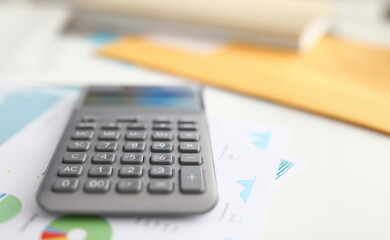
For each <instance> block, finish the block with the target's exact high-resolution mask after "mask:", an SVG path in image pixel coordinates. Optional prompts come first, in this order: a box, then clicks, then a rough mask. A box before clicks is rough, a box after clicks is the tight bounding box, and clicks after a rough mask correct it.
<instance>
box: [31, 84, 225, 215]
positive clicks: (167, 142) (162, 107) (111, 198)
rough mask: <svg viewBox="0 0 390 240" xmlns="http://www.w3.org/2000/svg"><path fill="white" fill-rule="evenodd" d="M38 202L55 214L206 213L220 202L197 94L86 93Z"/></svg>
mask: <svg viewBox="0 0 390 240" xmlns="http://www.w3.org/2000/svg"><path fill="white" fill-rule="evenodd" d="M37 197H38V202H39V204H40V205H41V206H42V208H44V209H45V210H47V211H50V212H55V213H70V214H130V215H181V214H198V213H204V212H207V211H209V210H211V209H212V208H213V207H214V206H215V204H216V202H217V198H218V197H217V186H216V177H215V170H214V163H213V157H212V152H211V146H210V138H209V132H208V127H207V120H206V117H205V113H204V108H203V102H202V95H201V89H200V88H197V87H126V86H121V87H119V86H92V87H89V88H87V89H86V90H85V91H84V93H83V94H82V96H81V98H80V101H79V102H78V103H77V105H76V107H75V110H74V112H73V114H72V116H71V118H70V120H69V123H68V126H67V127H66V129H65V131H64V133H63V135H62V137H61V140H60V142H59V144H58V146H57V149H56V151H55V153H54V155H53V157H52V159H51V161H50V164H49V166H48V169H47V171H46V174H45V178H44V180H43V182H42V184H41V187H40V189H39V192H38V196H37Z"/></svg>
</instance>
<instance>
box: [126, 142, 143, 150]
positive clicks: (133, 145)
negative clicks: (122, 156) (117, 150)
mask: <svg viewBox="0 0 390 240" xmlns="http://www.w3.org/2000/svg"><path fill="white" fill-rule="evenodd" d="M144 150H145V143H143V142H127V143H126V144H125V145H124V146H123V151H125V152H143V151H144Z"/></svg>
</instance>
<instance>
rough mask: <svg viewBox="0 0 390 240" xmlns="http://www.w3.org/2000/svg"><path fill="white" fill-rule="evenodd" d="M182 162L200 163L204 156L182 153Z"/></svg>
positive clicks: (187, 163)
mask: <svg viewBox="0 0 390 240" xmlns="http://www.w3.org/2000/svg"><path fill="white" fill-rule="evenodd" d="M180 164H182V165H200V164H202V157H201V156H200V154H182V155H180Z"/></svg>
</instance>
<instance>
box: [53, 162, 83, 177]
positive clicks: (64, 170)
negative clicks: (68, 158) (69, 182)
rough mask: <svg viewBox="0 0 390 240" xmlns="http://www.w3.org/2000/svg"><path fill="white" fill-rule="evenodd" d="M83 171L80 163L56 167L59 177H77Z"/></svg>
mask: <svg viewBox="0 0 390 240" xmlns="http://www.w3.org/2000/svg"><path fill="white" fill-rule="evenodd" d="M82 173H83V167H82V166H80V165H64V166H61V167H60V169H58V176H60V177H78V176H81V174H82Z"/></svg>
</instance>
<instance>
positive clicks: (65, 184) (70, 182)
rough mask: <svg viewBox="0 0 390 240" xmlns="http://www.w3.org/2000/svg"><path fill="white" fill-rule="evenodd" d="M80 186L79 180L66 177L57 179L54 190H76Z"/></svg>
mask: <svg viewBox="0 0 390 240" xmlns="http://www.w3.org/2000/svg"><path fill="white" fill-rule="evenodd" d="M78 187H79V180H77V179H68V178H65V179H59V180H57V181H56V182H55V183H54V185H53V187H52V190H53V191H54V192H74V191H76V190H77V188H78Z"/></svg>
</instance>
